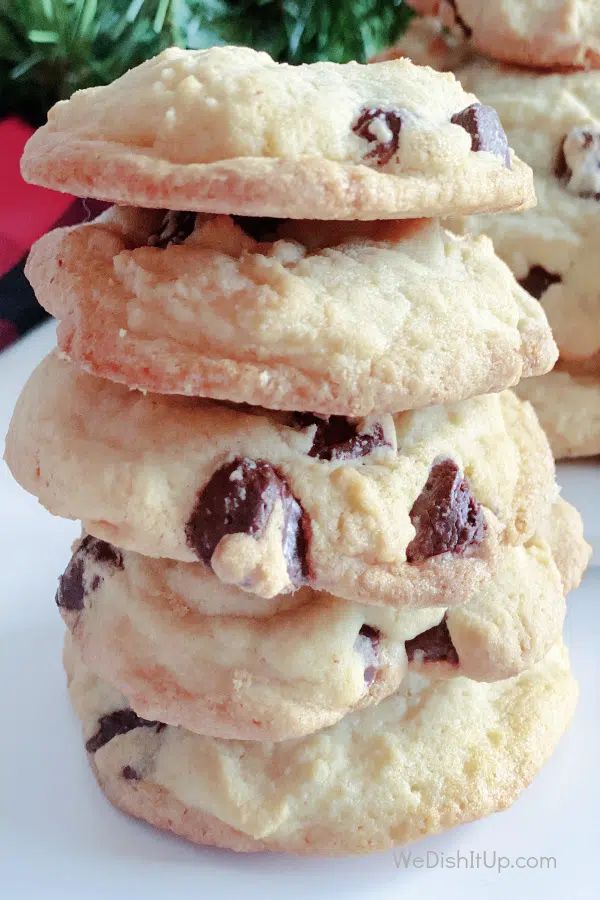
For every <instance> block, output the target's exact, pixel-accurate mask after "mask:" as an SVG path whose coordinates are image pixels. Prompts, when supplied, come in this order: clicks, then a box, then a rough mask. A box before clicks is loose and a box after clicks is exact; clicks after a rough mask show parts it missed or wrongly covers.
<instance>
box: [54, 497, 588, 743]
mask: <svg viewBox="0 0 600 900" xmlns="http://www.w3.org/2000/svg"><path fill="white" fill-rule="evenodd" d="M563 507H564V508H565V510H564V511H563ZM552 523H553V524H552V525H551V526H550V525H549V526H548V529H547V530H548V531H550V532H551V537H552V538H553V540H552V542H551V543H548V542H546V540H544V539H543V538H542V537H541V535H540V534H539V533H538V534H537V535H536V536H534V537H533V538H532V539H531V540H529V541H528V542H527V543H526V544H523V545H520V546H517V547H508V548H506V549H505V550H504V551H503V554H502V559H501V562H500V566H499V569H498V572H497V573H496V576H495V577H494V578H493V579H492V581H491V582H490V583H489V584H488V585H486V586H485V587H484V588H481V589H480V590H479V591H477V592H476V593H475V594H474V595H473V596H472V597H471V598H470V599H469V600H467V601H466V602H465V603H464V604H461V605H460V606H454V607H452V608H451V609H450V610H448V611H447V612H446V610H445V609H444V608H442V607H430V608H427V609H421V610H414V609H404V610H395V609H393V608H391V607H382V606H379V607H377V606H373V605H370V606H365V605H363V604H360V603H353V602H352V601H349V600H338V599H336V598H335V597H332V596H331V595H330V594H326V593H320V592H317V591H313V590H311V589H310V588H301V589H300V590H299V591H297V592H296V593H295V594H280V595H279V596H278V597H276V598H274V599H273V600H266V601H265V600H263V601H258V600H254V601H251V600H250V597H249V595H248V594H247V593H243V592H241V591H239V590H238V589H236V588H234V587H229V586H226V585H222V584H221V583H220V582H219V581H218V579H217V578H216V577H215V576H214V575H213V574H212V573H211V572H210V570H209V569H207V568H205V567H204V566H202V565H200V564H199V563H177V562H173V561H171V560H164V559H161V560H153V559H150V558H148V557H144V556H140V555H138V554H136V553H132V552H131V551H124V550H119V549H118V548H116V547H113V546H112V545H111V544H108V543H105V542H104V541H99V540H98V539H97V538H92V537H91V536H89V535H88V536H86V537H85V538H84V539H83V540H82V541H81V542H80V543H79V546H78V547H77V548H76V549H75V553H74V555H73V558H72V560H71V562H70V563H69V566H68V567H67V569H66V571H65V573H64V575H63V576H62V577H61V579H60V584H59V589H58V592H57V595H56V600H57V603H58V606H59V609H60V612H61V614H62V616H63V619H64V620H65V622H66V624H67V625H68V627H69V628H70V630H71V632H72V636H73V640H74V643H75V644H76V646H77V647H78V650H79V652H80V653H81V655H82V658H83V660H84V662H85V664H86V665H87V666H89V668H90V669H91V670H92V671H93V672H94V673H96V674H97V675H98V676H99V677H100V678H102V679H104V680H106V681H107V682H108V683H109V684H111V685H113V686H114V687H116V688H117V689H118V690H120V691H121V692H122V693H123V694H124V695H125V696H126V697H127V700H128V703H129V705H130V706H131V707H132V709H133V710H134V711H135V712H136V713H137V714H138V715H139V716H141V717H143V718H144V719H158V720H159V721H161V722H166V723H168V724H170V725H181V726H183V727H184V728H187V729H189V730H190V731H194V732H196V733H198V734H210V735H213V736H215V737H224V738H241V739H246V740H262V741H264V740H275V741H277V740H287V739H289V738H293V737H300V736H302V735H304V734H309V733H311V732H313V731H317V730H318V729H319V728H323V727H325V726H326V725H331V724H333V723H334V722H336V721H338V720H339V719H341V718H342V717H343V716H344V715H346V714H347V713H348V712H350V711H352V710H353V709H360V708H362V707H364V706H367V705H372V704H375V703H378V702H380V701H381V700H382V699H383V698H384V697H386V696H388V695H389V694H391V693H393V692H394V691H396V690H397V689H398V687H399V685H400V683H401V681H402V679H403V678H404V676H405V674H406V667H407V654H408V660H409V662H410V665H411V668H412V669H418V670H420V671H422V672H423V673H425V674H427V675H428V676H431V675H435V676H436V677H438V676H439V677H456V676H460V675H466V676H469V677H470V678H476V679H477V680H481V681H497V680H500V679H503V678H509V677H511V676H512V675H517V674H518V673H519V672H521V671H523V670H524V669H527V668H529V667H530V666H532V665H533V664H534V663H536V662H538V661H539V660H540V659H542V658H543V657H544V656H545V655H546V653H547V652H548V651H549V650H550V648H551V647H552V646H554V644H555V643H556V642H557V641H559V640H560V638H561V634H562V624H563V619H564V612H565V602H564V593H565V590H564V586H563V582H562V581H561V574H562V573H561V571H560V570H559V567H557V565H556V562H555V559H556V560H560V564H561V566H563V567H564V569H565V574H566V576H568V577H569V578H570V579H571V584H569V587H570V586H574V583H575V581H576V580H578V579H580V578H581V575H582V572H583V570H584V568H585V566H586V564H587V557H588V554H589V547H588V545H587V544H586V543H585V541H584V540H583V537H582V528H581V521H580V519H579V516H578V514H577V512H576V511H575V510H574V509H573V508H572V507H569V506H568V504H566V503H564V501H562V500H560V501H557V503H555V504H554V507H553V510H552ZM405 642H407V643H406V652H405Z"/></svg>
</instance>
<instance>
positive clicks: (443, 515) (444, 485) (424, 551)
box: [406, 459, 486, 563]
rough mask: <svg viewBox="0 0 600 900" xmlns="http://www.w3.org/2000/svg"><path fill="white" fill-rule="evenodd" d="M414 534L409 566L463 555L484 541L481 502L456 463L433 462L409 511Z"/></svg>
mask: <svg viewBox="0 0 600 900" xmlns="http://www.w3.org/2000/svg"><path fill="white" fill-rule="evenodd" d="M410 520H411V522H412V524H413V525H414V527H415V530H416V532H417V533H416V535H415V537H414V538H413V539H412V541H411V542H410V544H409V545H408V547H407V548H406V559H407V560H408V562H409V563H416V562H420V561H422V560H424V559H429V558H430V557H432V556H439V554H440V553H448V552H451V553H456V554H459V553H464V552H465V551H466V550H467V549H468V548H469V547H476V546H477V545H478V544H480V543H481V542H482V541H483V538H484V536H485V532H486V522H485V517H484V514H483V510H482V509H481V505H480V503H479V502H478V501H477V500H476V498H475V497H474V496H473V494H472V493H471V489H470V487H469V484H468V482H467V480H466V479H465V478H464V476H463V474H462V472H461V471H460V469H459V468H458V466H457V465H456V463H455V462H453V461H452V460H451V459H443V460H439V461H438V462H435V463H434V464H433V466H432V468H431V471H430V472H429V478H428V479H427V482H426V484H425V487H424V488H423V490H422V491H421V493H420V494H419V496H418V497H417V499H416V500H415V502H414V504H413V507H412V509H411V511H410Z"/></svg>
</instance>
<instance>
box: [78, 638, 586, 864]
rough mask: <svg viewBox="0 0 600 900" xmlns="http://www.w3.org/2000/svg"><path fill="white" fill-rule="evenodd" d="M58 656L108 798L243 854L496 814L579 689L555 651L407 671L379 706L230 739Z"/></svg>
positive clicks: (394, 838)
mask: <svg viewBox="0 0 600 900" xmlns="http://www.w3.org/2000/svg"><path fill="white" fill-rule="evenodd" d="M65 665H66V668H67V672H68V678H69V682H70V692H71V699H72V702H73V705H74V707H75V711H76V714H77V716H78V718H79V719H80V720H81V723H82V727H83V735H84V741H85V746H86V749H87V753H88V759H89V762H90V765H91V767H92V770H93V771H94V774H95V775H96V778H97V779H98V783H99V784H100V786H101V788H102V790H103V791H104V792H105V793H106V795H107V796H108V798H109V799H110V800H111V801H112V802H113V803H114V804H115V805H117V806H119V807H121V809H123V810H125V811H126V812H128V813H130V814H132V815H134V816H137V817H138V818H142V819H146V820H147V821H149V822H151V823H152V824H154V825H156V826H158V827H159V828H164V829H168V830H171V831H174V832H175V833H177V834H180V835H182V836H183V837H186V838H188V839H189V840H192V841H196V842H197V843H201V844H213V845H216V846H219V847H230V848H233V849H235V850H244V851H250V850H279V851H284V852H293V853H301V854H312V855H348V854H351V853H369V852H373V851H375V850H384V849H387V848H389V847H392V846H394V845H397V844H402V843H405V842H408V841H413V840H416V839H418V838H422V837H424V836H425V835H427V834H435V833H436V832H439V831H442V830H443V829H445V828H449V827H451V826H453V825H458V824H460V823H462V822H469V821H471V820H473V819H476V818H480V817H482V816H485V815H488V814H490V813H492V812H495V811H496V810H500V809H505V808H506V807H507V806H509V805H510V804H511V803H512V802H513V801H514V800H515V799H516V797H517V796H518V795H519V794H520V793H521V791H522V790H523V789H524V788H525V787H526V786H527V785H528V784H529V782H530V781H531V779H532V778H533V777H534V775H535V774H536V773H537V771H538V770H539V769H540V767H541V766H542V765H543V763H544V762H545V760H546V759H547V758H548V757H549V756H550V754H551V753H552V751H553V750H554V747H555V745H556V744H557V742H558V740H559V739H560V737H561V735H562V733H563V731H564V730H565V728H566V727H567V725H568V723H569V720H570V718H571V715H572V713H573V709H574V706H575V703H576V698H577V688H576V684H575V681H574V679H573V677H572V675H571V673H570V670H569V664H568V659H567V653H566V650H565V649H564V648H563V647H560V646H557V647H555V648H553V649H552V650H551V651H550V653H549V654H548V656H547V657H546V658H545V659H544V660H543V661H542V662H540V663H538V664H537V665H535V666H534V667H533V668H531V669H530V670H529V671H527V672H525V673H523V674H522V675H519V676H517V677H516V678H510V679H508V680H506V681H500V682H496V683H495V684H484V683H480V682H476V681H473V680H471V679H468V678H453V679H448V680H442V681H430V680H429V679H427V678H424V677H422V676H420V675H418V674H416V673H414V674H412V673H411V674H409V676H408V677H407V678H406V679H405V680H404V681H403V683H402V686H401V688H400V690H399V691H398V692H397V693H396V694H393V695H392V696H391V697H389V698H387V699H386V700H383V701H382V702H381V703H380V704H379V705H377V706H374V707H370V708H369V709H364V710H361V711H360V712H356V713H351V714H350V715H348V716H346V717H345V718H344V719H342V720H341V722H338V723H337V724H336V725H333V726H331V727H330V728H327V729H325V730H323V731H319V732H317V733H316V734H313V735H310V736H308V737H304V738H299V739H297V740H291V741H282V742H279V743H267V742H262V743H261V742H257V741H228V740H221V739H218V738H211V737H204V736H201V735H196V734H193V733H192V732H189V731H186V730H185V729H183V728H173V727H172V726H165V725H164V724H163V723H160V722H158V721H155V720H147V719H143V718H140V717H139V716H138V715H137V714H136V713H134V712H133V710H132V709H131V708H130V707H129V706H128V702H127V700H126V699H125V697H123V696H122V695H121V694H119V692H118V691H116V690H115V689H114V688H111V687H109V686H108V685H107V684H106V683H105V682H102V681H100V680H99V679H98V678H96V676H94V675H92V673H91V672H90V671H89V670H88V669H87V668H86V667H85V666H84V664H83V663H82V662H81V659H80V657H79V656H78V654H77V651H76V648H75V647H73V645H72V644H71V642H70V641H69V640H67V644H66V648H65Z"/></svg>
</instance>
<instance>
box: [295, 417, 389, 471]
mask: <svg viewBox="0 0 600 900" xmlns="http://www.w3.org/2000/svg"><path fill="white" fill-rule="evenodd" d="M295 421H296V422H297V423H298V424H299V425H301V426H302V427H303V428H308V427H309V426H310V425H316V426H317V430H316V432H315V436H314V438H313V445H312V447H311V448H310V450H309V451H308V455H309V456H314V457H316V458H317V459H326V460H334V459H360V458H361V457H363V456H368V455H369V453H372V452H373V450H375V449H376V448H377V447H390V446H391V444H390V443H389V441H387V440H386V438H385V435H384V433H383V428H382V427H381V425H378V424H376V425H375V426H374V427H373V429H372V430H371V431H370V432H369V433H368V434H359V432H358V429H357V426H356V425H355V424H354V423H353V422H350V421H349V420H348V419H346V418H345V417H344V416H328V417H327V418H319V417H318V416H315V415H313V414H312V413H296V414H295Z"/></svg>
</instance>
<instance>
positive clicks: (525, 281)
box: [453, 61, 600, 376]
mask: <svg viewBox="0 0 600 900" xmlns="http://www.w3.org/2000/svg"><path fill="white" fill-rule="evenodd" d="M458 74H459V77H460V78H461V80H463V81H464V82H465V84H467V85H469V86H471V87H472V88H473V89H476V90H477V91H478V92H479V93H480V95H481V97H482V98H483V99H484V101H485V102H487V103H493V104H495V105H497V108H498V112H499V114H500V117H501V119H502V122H503V125H504V127H505V128H506V130H507V133H508V134H509V136H510V139H511V141H512V142H513V144H514V146H515V147H516V148H517V150H518V151H519V150H520V151H521V152H523V154H524V156H525V158H526V159H527V160H528V161H529V163H530V164H531V165H532V167H533V170H534V176H535V184H536V193H537V198H538V204H537V206H536V208H535V209H532V210H529V211H527V212H525V213H523V214H522V215H519V216H499V217H488V218H487V219H485V220H484V219H483V218H482V217H479V216H477V217H468V218H467V219H465V220H464V222H463V224H462V226H461V227H462V228H464V230H465V231H466V232H469V233H471V232H474V233H481V232H485V233H486V234H487V235H489V236H490V237H491V238H492V240H493V242H494V247H495V249H496V252H497V253H498V255H499V256H501V257H502V259H504V261H505V262H507V263H508V265H509V266H510V267H511V269H512V270H513V272H514V273H515V276H516V278H517V279H518V280H519V281H520V283H521V284H522V285H523V287H525V288H526V289H527V290H528V291H529V292H530V293H531V294H532V296H533V297H535V298H536V299H537V300H539V301H540V303H541V305H542V306H543V308H544V310H545V312H546V314H547V316H548V319H549V322H550V325H551V327H552V330H553V333H554V337H555V339H556V342H557V344H558V347H559V351H560V357H561V365H563V366H564V367H565V368H566V369H567V370H570V371H572V374H576V375H582V374H583V375H585V374H594V375H597V376H598V375H600V316H599V315H598V312H599V310H600V292H599V288H598V284H599V283H600V259H599V255H598V252H597V248H598V244H599V242H600V203H599V202H598V198H599V197H600V169H599V167H598V162H599V160H600V126H599V125H598V123H599V122H600V91H599V90H598V86H599V84H600V82H599V78H600V76H599V75H598V74H597V73H596V72H574V73H570V74H548V75H543V74H541V73H539V72H527V71H524V70H514V69H506V68H502V67H500V66H494V65H493V64H491V63H486V62H484V61H477V62H473V63H471V64H470V65H467V66H464V67H462V68H461V69H460V70H459V73H458ZM453 227H454V226H453ZM457 227H458V226H457Z"/></svg>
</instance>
